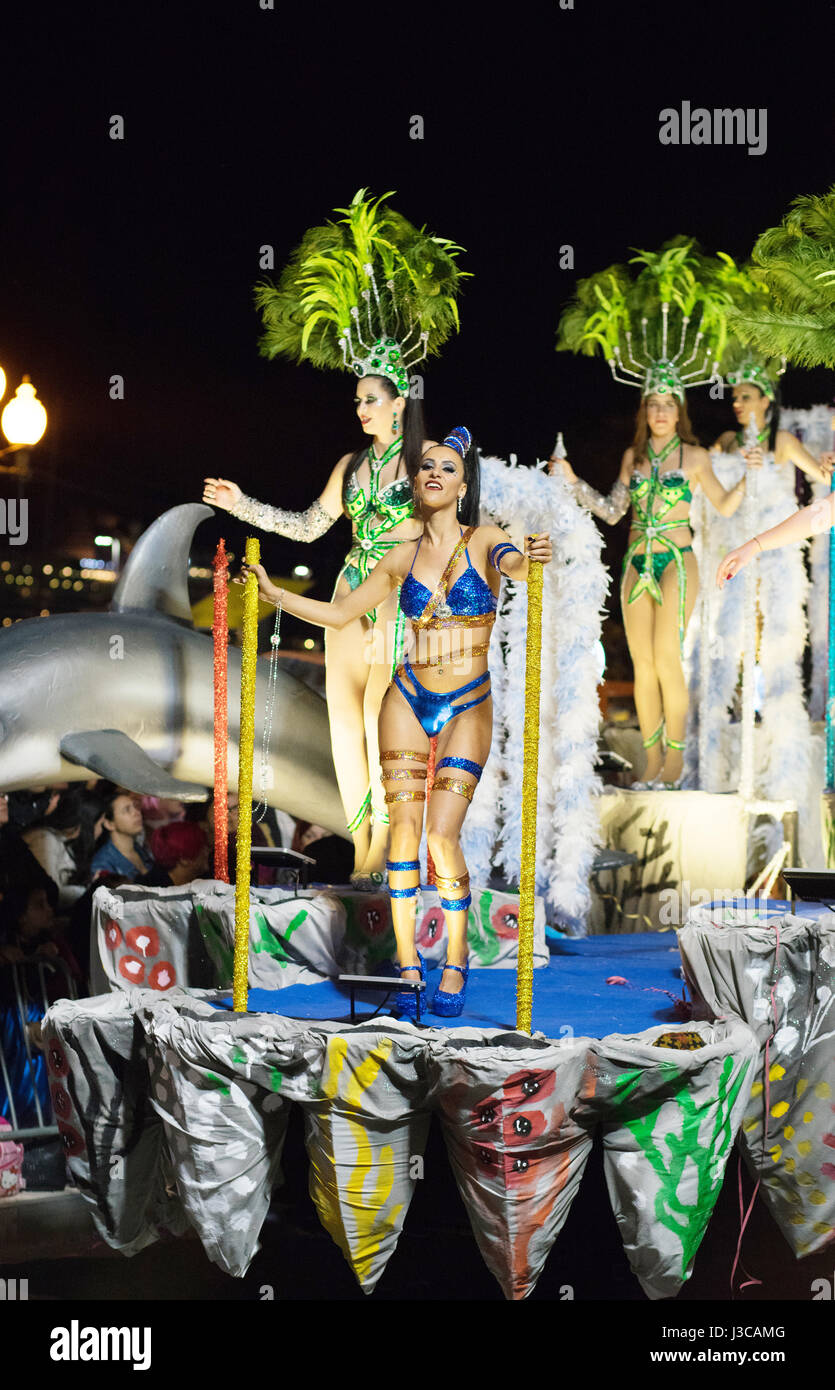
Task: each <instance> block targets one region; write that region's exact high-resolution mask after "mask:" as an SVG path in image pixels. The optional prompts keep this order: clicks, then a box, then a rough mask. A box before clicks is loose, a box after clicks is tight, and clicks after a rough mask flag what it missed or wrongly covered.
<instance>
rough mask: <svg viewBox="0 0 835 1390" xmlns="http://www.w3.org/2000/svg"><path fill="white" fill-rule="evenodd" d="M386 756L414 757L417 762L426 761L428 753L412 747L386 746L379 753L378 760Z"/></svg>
mask: <svg viewBox="0 0 835 1390" xmlns="http://www.w3.org/2000/svg"><path fill="white" fill-rule="evenodd" d="M386 758H414V759H415V760H416V761H417V762H419V763H428V762H429V754H428V753H417V752H415V750H414V749H413V748H387V749H386V751H385V752H384V753H381V754H380V762H383V761H384V760H385V759H386Z"/></svg>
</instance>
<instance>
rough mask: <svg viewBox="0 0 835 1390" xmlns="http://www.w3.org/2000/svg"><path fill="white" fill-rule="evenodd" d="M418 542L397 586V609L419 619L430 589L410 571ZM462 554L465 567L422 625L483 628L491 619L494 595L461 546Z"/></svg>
mask: <svg viewBox="0 0 835 1390" xmlns="http://www.w3.org/2000/svg"><path fill="white" fill-rule="evenodd" d="M422 540H423V537H422V536H421V541H422ZM421 541H418V543H417V546H416V548H415V554H414V559H413V560H412V563H411V566H410V568H409V573H408V574H407V575H406V578H405V579H404V580H403V583H402V585H401V587H400V608H401V610H402V611H403V613H405V615H406V617H407V618H412V619H420V617H421V615H422V614H423V613H424V611H425V609H426V606H427V604H428V603H429V602H430V601H431V599H432V591H431V590H430V589H427V587H426V585H425V584H421V582H420V580H419V579H415V577H414V575H413V574H412V570H413V569H414V567H415V560H416V559H417V555H418V551H419V550H420V545H421ZM464 554H465V555H466V557H467V568H466V569H465V571H464V573H463V574H462V575H461V576H460V578H459V579H456V581H455V583H454V584H453V586H452V588H451V589H450V590H449V593H448V594H447V596H446V601H445V602H444V603H441V604H439V605H438V606H437V607H436V609H435V612H434V614H433V616H432V617H431V618H429V619H428V621H427V622H426V623H425V626H426V627H478V626H481V627H485V626H486V625H487V624H489V623H492V622H494V621H495V618H496V596H495V594H494V593H493V590H492V589H491V588H490V585H489V584H488V583H487V581H486V580H484V579H482V577H481V575H480V574H479V572H478V570H477V569H476V568H475V566H474V565H473V563H472V561H471V560H470V552H469V550H466V549H465V551H464Z"/></svg>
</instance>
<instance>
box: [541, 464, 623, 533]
mask: <svg viewBox="0 0 835 1390" xmlns="http://www.w3.org/2000/svg"><path fill="white" fill-rule="evenodd" d="M557 469H559V470H560V471H561V472H562V475H563V477H564V478H565V480H566V482H567V483H568V485H569V487H570V488H571V490H572V492H573V493H574V496H575V497H576V499H577V501H578V502H579V503H580V506H581V507H586V508H587V509H588V511H590V512H593V513H594V515H595V516H599V517H600V520H601V521H605V522H606V523H607V525H609V526H614V525H615V522H617V521H620V519H621V517H622V516H626V513H627V512H628V511H629V506H630V499H629V479H630V476H631V473H632V450H631V449H627V451H626V453H625V454H624V456H623V458H622V459H621V465H620V472H619V474H618V477H617V480H616V482H615V483H613V485H612V489H611V491H610V492H609V493H608V494H607V495H606V496H605V497H604V496H603V493H602V492H597V491H596V489H595V488H593V487H591V485H590V484H589V483H586V482H584V481H583V479H582V478H578V477H577V474H576V473H575V472H574V469H573V468H572V467H571V464H570V463H569V462H568V459H555V458H552V459H549V461H548V472H549V473H551V474H553V473H555V472H556V471H557Z"/></svg>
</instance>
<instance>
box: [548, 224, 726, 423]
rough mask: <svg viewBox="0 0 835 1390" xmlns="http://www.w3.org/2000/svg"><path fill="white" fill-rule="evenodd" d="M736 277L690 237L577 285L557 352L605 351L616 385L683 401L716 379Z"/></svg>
mask: <svg viewBox="0 0 835 1390" xmlns="http://www.w3.org/2000/svg"><path fill="white" fill-rule="evenodd" d="M633 265H638V266H640V267H641V269H640V270H639V271H638V272H637V273H636V272H634V271H632V270H631V269H630V267H631V266H633ZM740 274H741V272H739V271H738V270H737V268H736V266H735V265H734V262H733V261H732V260H731V258H730V256H718V257H708V256H705V255H704V254H703V253H702V252H701V251H700V250H699V249H698V247H697V246H696V243H695V242H694V241H692V240H691V239H689V238H687V237H674V238H673V239H672V240H671V241H667V242H665V243H664V245H663V246H662V247H661V249H660V250H659V251H638V252H637V254H636V255H635V256H633V257H632V259H631V261H630V262H629V264H628V265H612V266H609V267H608V269H607V270H604V271H601V272H600V273H599V274H597V275H591V276H589V277H588V279H585V280H581V281H580V282H579V284H578V286H577V292H576V295H575V298H574V300H573V301H572V303H571V304H570V305H569V307H568V308H567V309H566V311H565V313H564V314H563V316H562V318H561V319H560V324H559V330H558V336H557V351H562V350H567V351H569V352H578V353H582V354H584V355H586V356H589V357H590V356H594V355H595V354H596V353H597V352H602V354H603V356H604V357H605V358H606V361H607V362H608V364H609V367H610V369H611V372H612V375H613V377H614V378H615V380H616V381H620V382H622V383H624V385H627V386H638V387H640V389H641V392H642V395H644V396H648V395H650V394H651V393H652V392H655V391H658V392H660V393H663V392H666V391H669V392H671V393H672V394H673V395H674V396H676V397H677V398H678V399H679V400H683V399H684V390H685V387H687V386H700V385H703V384H705V383H706V382H708V381H715V380H716V378H717V374H718V370H719V360H720V358H721V356H722V352H723V350H724V347H725V343H726V339H727V311H728V307H729V306H730V304H731V301H732V292H733V286H734V283H735V279H736V277H737V276H739V275H740Z"/></svg>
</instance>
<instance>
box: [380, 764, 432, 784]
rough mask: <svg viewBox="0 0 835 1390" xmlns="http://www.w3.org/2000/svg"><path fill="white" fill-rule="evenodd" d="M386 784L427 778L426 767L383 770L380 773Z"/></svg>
mask: <svg viewBox="0 0 835 1390" xmlns="http://www.w3.org/2000/svg"><path fill="white" fill-rule="evenodd" d="M380 776H381V777H382V779H383V781H384V782H408V781H409V779H410V778H419V777H425V776H426V768H425V767H398V768H383V771H382V772H381V773H380Z"/></svg>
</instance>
